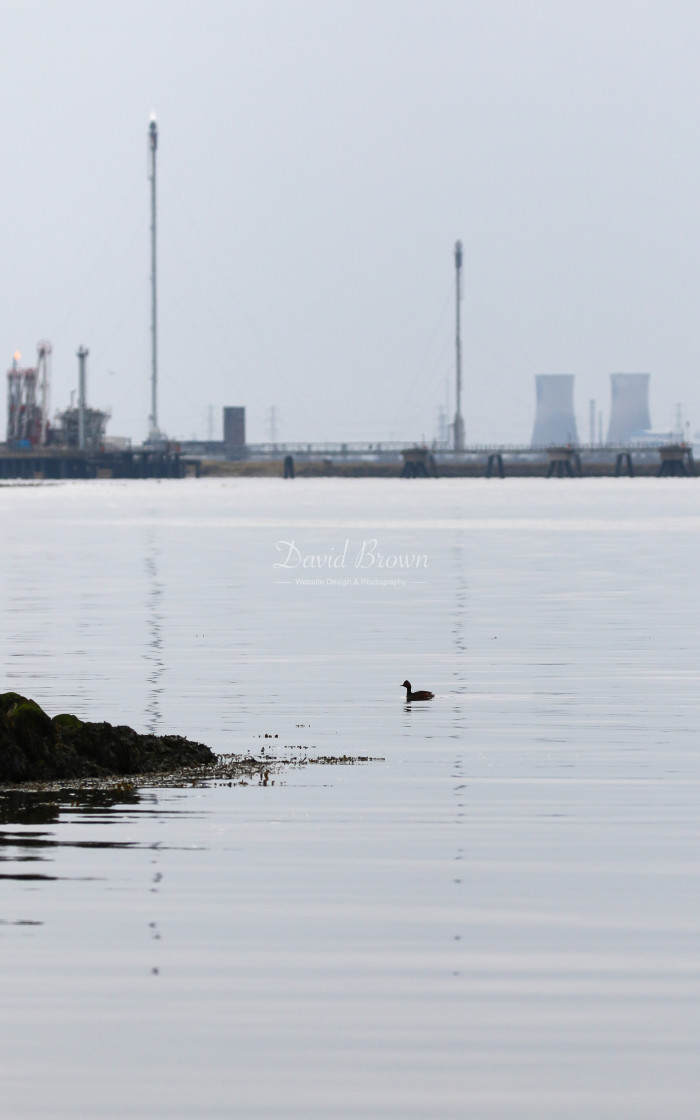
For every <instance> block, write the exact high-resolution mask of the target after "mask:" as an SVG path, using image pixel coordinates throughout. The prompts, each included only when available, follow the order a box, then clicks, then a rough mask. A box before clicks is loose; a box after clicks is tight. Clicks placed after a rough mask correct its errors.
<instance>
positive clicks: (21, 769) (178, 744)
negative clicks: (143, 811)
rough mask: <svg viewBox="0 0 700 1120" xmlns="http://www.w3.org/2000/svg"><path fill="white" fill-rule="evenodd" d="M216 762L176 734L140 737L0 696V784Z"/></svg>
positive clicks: (198, 745) (204, 750)
mask: <svg viewBox="0 0 700 1120" xmlns="http://www.w3.org/2000/svg"><path fill="white" fill-rule="evenodd" d="M215 761H216V755H215V754H214V753H213V752H212V751H210V750H209V747H205V746H204V745H203V744H202V743H193V742H191V741H190V740H189V739H184V738H183V737H182V736H181V735H140V734H139V733H138V732H137V731H134V730H133V728H131V727H120V726H117V727H115V726H113V725H112V724H111V723H87V722H83V721H82V720H80V719H78V717H77V716H74V715H70V714H67V713H64V714H62V715H58V716H54V718H53V719H51V717H50V716H48V715H47V714H46V712H45V711H43V709H42V708H40V707H39V705H38V704H37V703H35V701H34V700H30V699H28V697H26V696H20V695H19V693H17V692H5V693H2V694H0V781H2V782H46V781H53V780H55V779H61V778H101V777H109V776H112V775H121V774H124V775H126V774H144V773H165V772H167V771H169V770H175V769H178V768H182V767H187V766H201V765H203V764H208V763H213V762H215Z"/></svg>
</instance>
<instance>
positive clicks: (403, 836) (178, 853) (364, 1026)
mask: <svg viewBox="0 0 700 1120" xmlns="http://www.w3.org/2000/svg"><path fill="white" fill-rule="evenodd" d="M624 482H625V485H624V486H618V485H617V484H611V485H609V486H608V485H607V483H604V482H603V481H601V480H595V482H594V483H590V484H589V483H588V482H587V481H586V480H582V481H581V480H577V482H576V484H575V485H573V486H572V487H570V488H568V487H567V488H564V487H562V486H560V487H556V486H555V487H554V489H552V487H551V486H547V485H545V484H544V483H539V482H538V481H537V480H531V481H530V480H525V481H524V482H523V483H522V484H521V482H520V481H519V480H508V481H507V483H506V484H505V485H500V484H499V487H498V488H497V489H495V490H494V488H493V486H491V487H489V486H488V485H487V484H485V483H484V484H482V483H481V482H474V483H471V482H463V481H461V480H455V482H454V483H453V482H451V481H449V480H444V481H443V480H441V481H439V482H433V481H432V480H431V482H430V483H429V484H426V487H425V488H423V489H416V487H412V486H406V485H402V484H399V483H394V482H389V481H387V482H383V481H379V480H377V481H376V482H375V481H371V480H370V481H367V482H365V481H363V480H353V481H352V482H351V483H349V484H347V483H344V482H343V480H321V481H319V483H318V484H317V483H315V482H309V483H308V484H307V483H304V484H303V485H300V486H299V487H297V488H296V489H294V490H293V491H290V490H289V487H288V484H287V487H286V488H284V486H283V484H282V483H281V482H280V483H277V481H276V480H269V481H268V480H250V481H247V482H225V483H222V482H220V481H212V482H205V481H204V480H201V481H200V482H199V483H197V484H196V485H195V484H194V483H192V485H190V484H189V483H174V484H172V485H160V486H156V485H155V484H151V483H133V484H105V485H104V486H103V485H102V484H86V485H83V484H76V485H71V486H65V487H62V486H61V487H55V488H53V489H52V490H51V491H50V492H49V490H48V488H44V487H35V488H33V489H32V490H31V491H27V492H20V491H18V490H17V489H16V490H15V491H13V492H9V491H1V492H0V505H3V503H4V505H3V509H2V511H1V512H2V514H3V526H4V549H5V554H6V557H7V563H8V565H9V566H10V568H11V571H12V573H13V575H12V583H11V587H12V596H11V597H8V593H7V587H5V588H4V589H0V653H1V655H2V663H3V664H4V665H5V666H9V669H8V670H7V672H10V673H12V674H13V677H12V686H13V687H14V688H16V689H17V690H19V691H23V690H24V691H29V692H30V693H31V692H32V691H34V692H35V694H36V696H37V699H38V700H40V702H42V703H43V704H44V706H45V707H46V708H47V709H48V710H49V711H52V712H53V711H60V710H72V707H73V706H74V705H73V701H75V700H76V698H78V700H79V701H80V705H82V706H81V709H80V714H82V715H84V716H86V717H87V718H93V719H101V718H108V719H110V720H111V721H112V722H127V723H132V724H134V725H136V726H140V725H141V724H142V722H143V719H144V712H145V713H146V717H145V718H146V722H147V726H148V729H149V730H155V729H156V728H158V729H159V730H167V731H184V732H187V733H188V734H189V735H191V736H192V737H194V738H199V739H201V740H202V741H204V742H207V743H209V745H211V746H212V747H213V748H214V749H215V750H217V751H218V752H220V753H223V752H225V751H235V752H237V753H242V754H244V753H253V754H256V755H258V757H262V750H263V746H264V748H265V752H266V753H265V756H264V757H265V759H266V766H267V760H269V772H270V773H271V774H273V775H274V773H275V771H274V765H273V763H274V759H275V758H285V757H287V758H293V757H296V758H302V757H308V758H309V759H314V758H319V759H320V758H321V757H324V756H325V757H336V758H341V757H343V756H344V755H359V756H362V757H371V758H372V759H373V761H370V762H367V763H366V764H363V765H362V766H359V765H358V766H346V767H342V768H341V767H334V766H327V765H325V766H314V765H309V766H307V767H305V768H303V769H298V770H295V769H294V768H291V769H289V770H288V771H287V772H286V773H285V776H284V780H283V781H282V782H275V781H274V780H271V781H270V782H269V784H268V783H267V780H266V779H265V777H264V774H265V772H266V770H265V769H264V768H263V769H261V770H260V772H259V773H257V774H256V775H254V776H253V777H251V781H250V783H249V784H247V785H245V784H235V783H234V784H232V785H231V784H229V783H228V782H226V783H224V782H223V781H222V782H212V783H211V784H209V785H208V786H206V787H202V786H198V787H197V788H191V789H169V788H162V789H161V788H158V789H133V788H132V787H130V786H129V785H128V783H125V784H124V786H123V788H118V789H110V790H102V791H100V790H96V789H82V788H74V789H71V790H68V789H53V790H51V791H46V792H36V791H35V792H30V791H16V790H15V791H6V792H5V793H1V792H0V876H2V902H1V903H0V944H1V945H2V954H0V962H1V963H0V968H1V969H2V975H1V982H2V991H3V1000H2V1011H1V1012H0V1068H2V1073H3V1106H4V1108H5V1110H6V1112H7V1114H8V1115H11V1116H13V1117H14V1116H26V1117H30V1116H41V1117H48V1118H51V1117H67V1116H70V1117H71V1118H73V1117H85V1118H87V1117H90V1118H92V1117H94V1116H97V1115H99V1116H102V1117H114V1118H115V1120H116V1118H117V1117H119V1118H121V1117H123V1116H125V1115H129V1116H137V1117H143V1118H146V1117H148V1118H149V1120H151V1118H153V1117H163V1118H165V1117H167V1118H168V1120H170V1118H171V1117H199V1116H205V1117H210V1116H211V1117H225V1116H230V1115H240V1116H244V1117H252V1118H253V1117H255V1118H263V1117H264V1118H273V1117H274V1118H275V1120H277V1118H278V1117H281V1118H285V1120H286V1118H287V1117H289V1118H292V1117H294V1118H302V1117H303V1118H304V1120H307V1118H312V1120H331V1118H335V1117H337V1118H338V1120H340V1118H341V1117H342V1118H343V1120H347V1118H353V1120H355V1118H357V1120H359V1118H362V1120H364V1118H365V1117H372V1118H373V1120H374V1118H375V1117H376V1118H378V1120H380V1118H381V1120H384V1118H386V1120H389V1118H392V1120H393V1118H395V1117H404V1116H405V1117H411V1118H414V1120H415V1118H425V1120H434V1118H439V1120H443V1118H448V1117H449V1118H452V1117H454V1118H455V1120H457V1118H459V1120H462V1117H464V1116H478V1117H479V1118H484V1120H511V1118H512V1120H515V1118H516V1117H517V1120H523V1118H525V1120H530V1118H532V1120H534V1118H537V1120H541V1118H542V1117H549V1116H557V1117H563V1118H565V1120H569V1118H571V1120H573V1118H577V1120H578V1118H582V1120H583V1118H585V1120H589V1118H592V1117H595V1118H596V1120H598V1118H599V1117H602V1118H604V1120H607V1118H610V1120H612V1118H613V1117H614V1118H615V1120H619V1117H620V1116H623V1115H630V1116H634V1117H635V1120H639V1118H642V1120H656V1118H657V1117H658V1116H662V1115H663V1116H665V1115H671V1116H692V1115H694V1112H695V1109H696V1106H695V1102H696V1100H697V1094H698V1091H699V1090H700V1084H699V1082H700V1075H699V1074H698V1072H697V1063H696V1060H695V1058H696V1048H697V1035H698V1028H700V1010H699V1009H700V970H699V969H698V963H697V962H698V955H697V949H698V944H699V943H700V903H699V902H698V894H697V890H696V884H697V876H698V871H699V869H700V856H699V854H698V853H699V852H700V821H699V818H698V813H697V794H698V789H699V788H700V765H699V761H700V754H699V752H698V750H697V742H698V734H699V732H700V694H699V693H698V689H697V681H696V676H697V669H696V666H695V665H694V662H693V657H694V653H693V635H694V633H695V632H696V630H697V628H698V624H700V603H699V602H698V600H697V593H696V589H695V586H694V584H693V583H692V581H690V580H688V581H684V580H682V579H679V578H677V577H674V578H673V579H670V578H668V577H667V575H666V572H667V568H666V565H667V562H668V556H669V549H670V545H673V544H675V545H677V546H678V547H679V549H681V550H682V552H683V553H684V554H692V553H693V552H694V551H695V550H696V549H697V548H698V547H699V546H700V517H698V516H697V515H696V512H695V507H696V504H697V495H696V492H695V491H694V490H693V489H692V487H689V486H684V485H680V486H676V487H675V488H674V487H673V486H671V485H667V486H665V487H663V489H659V486H658V485H657V486H656V487H655V486H654V484H653V483H654V482H655V480H650V483H649V484H648V483H647V482H646V481H645V480H635V486H634V488H632V487H630V486H629V485H628V484H627V482H628V480H624ZM426 495H427V496H428V497H429V501H428V502H424V501H422V499H424V498H425V496H426ZM632 500H633V501H634V511H633V512H634V517H633V519H632V515H631V511H630V502H631V501H632ZM144 510H148V511H150V512H149V513H148V516H146V515H144V513H143V511H144ZM465 511H466V512H465ZM98 521H99V522H100V524H99V526H97V522H98ZM66 525H69V528H70V531H69V532H67V531H64V530H65V526H66ZM96 527H98V528H99V532H96ZM353 534H354V536H353ZM363 535H364V536H370V535H371V536H372V538H377V539H378V540H379V542H380V543H379V546H378V547H379V549H380V550H381V551H382V552H383V553H385V554H387V555H389V554H406V553H411V552H420V553H425V554H427V555H428V557H429V567H428V570H427V573H426V577H427V578H426V580H425V581H423V582H421V583H420V584H416V585H415V586H414V585H409V586H407V587H406V588H404V589H400V588H398V587H396V586H385V585H382V584H381V583H375V584H374V585H367V586H365V587H358V586H355V585H354V584H348V585H346V586H338V585H334V586H330V585H327V584H319V585H316V586H301V585H296V584H294V582H293V581H292V582H290V583H287V584H284V585H281V584H278V583H276V581H275V576H276V574H278V573H275V571H274V570H273V568H272V563H273V561H274V559H275V558H276V556H277V555H278V553H277V552H276V549H275V542H276V541H277V540H279V539H290V540H291V539H292V537H293V538H294V539H295V540H296V541H297V542H298V545H299V547H300V548H301V549H302V551H303V552H304V553H308V554H321V553H323V552H328V551H329V549H330V548H331V547H333V548H335V549H336V551H337V550H338V548H339V547H340V545H342V542H343V540H345V539H346V538H347V537H353V542H354V545H353V547H355V545H356V543H357V541H361V539H362V537H363ZM144 542H145V545H144ZM338 542H340V545H339V544H338ZM144 550H145V551H144ZM42 581H43V582H42ZM40 583H41V584H42V602H41V604H40V606H38V607H36V609H35V607H34V598H33V595H34V590H35V589H36V587H37V586H38V585H39V584H40ZM3 595H4V596H5V598H2V596H3ZM10 598H11V599H12V602H11V601H10ZM17 603H20V604H21V608H22V609H21V610H17ZM17 651H21V658H20V657H19V656H18V655H17ZM144 664H146V666H147V670H146V673H144ZM18 674H19V676H18ZM406 676H408V677H409V679H411V680H415V682H416V687H421V688H430V689H432V690H433V691H434V692H435V693H436V697H435V700H434V701H433V702H431V703H429V704H424V705H419V704H416V705H406V704H405V699H404V693H403V691H402V690H401V689H400V688H399V685H398V682H400V681H401V680H403V679H404V677H406ZM26 681H29V682H30V685H29V686H28V687H27V688H26V689H25V688H23V685H24V683H25V682H26ZM233 682H235V683H233ZM266 735H267V736H268V737H267V738H265V736H266ZM37 1054H41V1055H42V1063H41V1064H42V1072H43V1074H44V1076H41V1077H39V1076H37V1057H36V1056H37Z"/></svg>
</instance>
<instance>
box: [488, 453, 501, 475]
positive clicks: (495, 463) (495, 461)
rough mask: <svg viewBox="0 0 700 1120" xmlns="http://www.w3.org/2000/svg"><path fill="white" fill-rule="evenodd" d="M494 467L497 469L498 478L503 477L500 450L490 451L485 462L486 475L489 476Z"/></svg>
mask: <svg viewBox="0 0 700 1120" xmlns="http://www.w3.org/2000/svg"><path fill="white" fill-rule="evenodd" d="M494 469H496V470H497V471H498V477H499V478H505V477H506V472H505V469H504V467H503V456H502V455H501V452H500V451H492V452H491V454H490V455H489V457H488V461H487V463H486V477H487V478H491V475H492V474H493V472H494Z"/></svg>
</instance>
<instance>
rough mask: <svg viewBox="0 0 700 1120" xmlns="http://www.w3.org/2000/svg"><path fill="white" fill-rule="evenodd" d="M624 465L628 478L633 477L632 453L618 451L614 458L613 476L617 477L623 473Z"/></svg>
mask: <svg viewBox="0 0 700 1120" xmlns="http://www.w3.org/2000/svg"><path fill="white" fill-rule="evenodd" d="M625 466H626V467H627V473H628V475H629V476H630V478H634V463H633V462H632V453H631V452H630V451H620V452H618V454H617V456H616V458H615V478H619V477H620V475H621V474H624V469H625Z"/></svg>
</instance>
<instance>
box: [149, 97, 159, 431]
mask: <svg viewBox="0 0 700 1120" xmlns="http://www.w3.org/2000/svg"><path fill="white" fill-rule="evenodd" d="M157 148H158V125H157V124H156V118H155V113H152V114H151V123H150V124H149V126H148V156H149V158H148V178H149V180H150V183H151V414H150V416H149V417H148V438H149V440H159V439H161V438H162V437H161V434H160V431H159V428H158V296H157V284H156V275H157V274H156V150H157Z"/></svg>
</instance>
